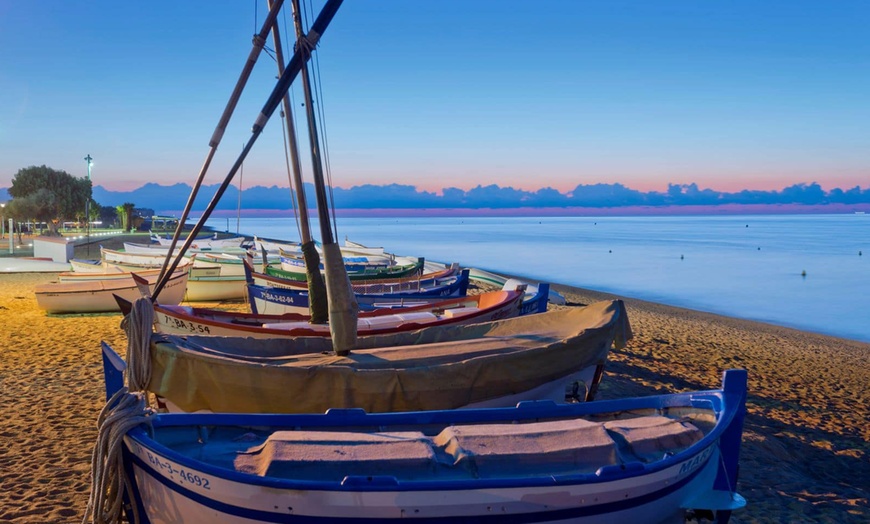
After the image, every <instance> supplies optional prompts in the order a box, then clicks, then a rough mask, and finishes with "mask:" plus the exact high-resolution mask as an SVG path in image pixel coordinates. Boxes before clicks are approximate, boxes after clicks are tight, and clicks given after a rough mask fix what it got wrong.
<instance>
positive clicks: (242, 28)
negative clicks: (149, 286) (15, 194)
mask: <svg viewBox="0 0 870 524" xmlns="http://www.w3.org/2000/svg"><path fill="white" fill-rule="evenodd" d="M288 5H289V2H288ZM321 5H322V1H318V2H315V5H314V6H313V7H310V8H309V12H314V13H317V12H319V10H320V7H321ZM265 14H266V5H265V1H264V0H260V1H258V2H255V1H254V0H244V1H243V0H238V1H235V0H234V1H230V0H223V1H214V0H210V1H206V0H185V1H183V2H174V1H168V0H165V1H154V2H117V1H107V0H94V1H88V2H70V1H68V0H45V1H41V2H31V1H14V0H0V187H8V186H9V185H10V184H11V179H12V177H13V176H14V174H15V173H16V172H17V171H18V170H19V169H21V168H24V167H27V166H31V165H43V164H45V165H47V166H49V167H52V168H54V169H60V170H64V171H67V172H68V173H70V174H72V175H75V176H85V175H86V174H87V163H86V161H85V160H84V158H85V156H86V155H91V157H92V158H93V166H92V179H93V183H94V184H95V185H101V186H103V187H105V188H107V189H110V190H115V191H121V190H131V189H134V188H137V187H139V186H141V185H143V184H145V183H147V182H155V183H158V184H164V185H168V184H174V183H177V182H183V183H187V184H192V183H193V182H194V181H195V180H196V176H197V174H198V173H199V170H200V167H201V165H202V163H203V161H204V160H205V158H206V154H207V152H208V142H209V139H210V138H211V136H212V132H213V131H214V128H215V126H216V124H217V122H218V119H219V117H220V115H221V112H222V111H223V109H224V106H225V105H226V102H227V100H228V98H229V96H230V93H231V92H232V89H233V86H234V85H235V83H236V79H237V78H238V75H239V73H240V71H241V70H242V66H243V65H244V62H245V61H246V59H247V57H248V54H249V52H250V50H251V37H252V35H253V34H254V33H255V32H257V31H258V30H259V26H260V25H261V24H262V21H263V18H264V17H265ZM279 19H280V20H281V29H282V31H283V35H282V36H283V37H284V40H285V43H286V41H287V36H288V35H289V34H290V31H289V29H290V28H291V27H292V24H291V22H290V20H289V16H287V17H284V16H281V17H280V18H279ZM868 27H870V2H865V1H850V0H844V1H838V2H819V1H817V0H813V1H806V0H788V1H786V0H781V1H779V0H777V1H766V2H757V1H728V2H713V1H700V0H691V1H690V0H681V1H677V0H655V1H651V0H636V1H620V0H598V1H584V0H558V1H557V0H553V1H540V2H530V1H528V0H526V1H514V0H498V1H496V0H475V1H459V0H448V1H440V2H423V1H408V0H345V2H344V4H343V5H342V7H341V8H340V9H339V11H338V13H337V15H336V16H335V19H334V20H333V22H332V24H331V25H330V26H329V27H328V29H327V30H326V32H325V34H324V36H323V38H322V40H321V42H320V45H319V47H318V51H317V53H316V55H317V62H316V70H315V72H316V77H317V85H318V86H319V88H320V89H319V93H320V97H321V99H322V104H321V105H320V109H322V111H323V115H324V118H323V120H322V122H321V123H320V124H319V125H320V126H321V128H322V129H323V130H325V134H326V137H327V144H326V146H327V151H328V159H329V167H330V173H331V175H330V176H331V181H332V184H333V185H335V186H339V187H344V188H349V187H352V186H357V185H362V184H392V183H398V184H408V185H413V186H416V187H418V188H419V189H421V190H427V191H439V190H440V189H441V188H445V187H458V188H461V189H470V188H473V187H475V186H478V185H484V186H486V185H490V184H497V185H499V186H502V187H504V186H511V187H515V188H518V189H524V190H535V189H538V188H542V187H552V188H554V189H557V190H559V191H561V192H568V191H570V190H572V189H573V188H575V187H576V186H577V185H579V184H596V183H621V184H623V185H626V186H628V187H630V188H632V189H637V190H641V191H665V190H666V189H667V186H668V184H689V183H697V184H698V185H699V186H700V187H702V188H712V189H715V190H718V191H729V192H730V191H739V190H740V189H756V190H776V189H781V188H783V187H786V186H789V185H792V184H796V183H810V182H818V183H819V184H821V185H822V187H823V188H825V189H826V190H827V189H831V188H833V187H840V188H844V189H846V188H851V187H854V186H856V185H860V186H861V187H867V186H870V36H868V34H867V28H868ZM268 47H269V48H271V47H273V45H272V42H271V38H270V39H269V43H268ZM285 54H286V57H287V58H289V56H290V53H289V52H285ZM276 70H277V69H276V65H275V62H274V60H273V59H272V58H271V56H269V55H266V54H263V55H261V57H260V59H259V61H258V63H257V66H256V68H255V70H254V73H253V75H252V76H251V79H250V81H249V83H248V87H247V88H246V90H245V92H244V93H243V97H242V100H241V101H240V103H239V106H238V108H237V110H236V112H235V115H234V116H233V119H232V120H231V122H230V126H229V127H228V129H227V132H226V134H225V135H224V139H223V142H222V143H221V146H220V148H219V149H218V153H217V155H216V157H215V160H214V162H213V163H212V166H211V169H210V170H209V175H208V177H207V178H206V182H207V183H215V182H218V181H220V180H222V179H223V178H224V176H225V175H226V173H227V171H228V170H229V167H230V166H231V165H232V163H233V161H235V159H236V156H237V155H238V153H239V151H240V150H241V148H242V145H243V144H244V143H245V142H246V141H247V140H248V138H249V137H250V128H251V124H252V123H253V122H254V119H255V117H256V115H257V114H258V113H259V111H260V108H261V107H262V106H263V103H264V102H265V100H266V99H267V97H268V94H269V93H270V92H271V90H272V87H273V85H274V81H275V76H276ZM292 93H293V100H294V111H295V112H296V122H297V123H296V125H297V127H298V128H299V129H305V127H304V114H303V111H304V107H302V103H301V100H302V95H301V91H300V89H299V87H298V82H297V83H296V84H295V85H294V88H293V90H292ZM277 116H278V113H277V112H276V114H275V117H273V118H272V120H271V121H270V122H269V124H268V125H267V126H266V129H265V131H264V133H263V135H262V137H261V138H260V140H259V141H258V142H257V144H256V145H255V147H254V149H253V151H252V153H251V155H250V156H249V157H248V159H247V160H246V162H245V164H244V168H243V170H242V182H241V183H242V185H243V187H250V186H252V185H265V186H272V185H279V186H287V185H288V183H287V169H286V164H285V156H284V149H283V145H282V142H283V138H282V128H281V125H280V122H279V120H278V118H277ZM300 144H301V147H302V148H303V149H307V147H308V146H307V138H306V136H305V135H304V134H302V135H301V136H300ZM303 165H304V166H305V168H306V174H305V177H306V180H309V181H310V180H311V178H310V169H308V160H307V159H306V160H304V162H303Z"/></svg>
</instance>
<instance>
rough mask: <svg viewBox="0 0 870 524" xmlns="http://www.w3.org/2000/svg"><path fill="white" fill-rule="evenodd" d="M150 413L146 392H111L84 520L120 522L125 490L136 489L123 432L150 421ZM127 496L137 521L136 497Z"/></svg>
mask: <svg viewBox="0 0 870 524" xmlns="http://www.w3.org/2000/svg"><path fill="white" fill-rule="evenodd" d="M151 413H152V412H151V410H150V409H148V408H147V407H146V402H145V394H144V393H130V392H129V390H128V389H127V388H121V389H120V390H118V391H117V392H116V393H115V394H114V395H112V398H110V399H109V401H108V402H107V403H106V406H105V407H104V408H103V410H102V411H100V416H99V418H98V419H97V429H98V436H97V443H96V444H95V445H94V452H93V455H92V456H91V492H90V496H89V497H88V507H87V508H86V509H85V516H84V518H83V519H82V524H87V523H88V522H92V523H93V524H114V523H117V522H121V511H122V510H123V504H124V493H133V489H132V484H131V483H130V479H129V478H128V477H127V475H126V474H125V473H124V464H123V456H122V449H123V441H124V435H125V434H126V433H127V431H129V430H131V429H133V428H135V427H136V426H138V425H139V424H143V423H144V424H148V423H150V416H151ZM127 498H128V499H129V501H130V503H131V504H132V505H133V512H132V513H133V515H134V517H133V518H134V522H136V523H138V514H139V512H138V511H137V508H136V498H135V497H132V496H129V497H127Z"/></svg>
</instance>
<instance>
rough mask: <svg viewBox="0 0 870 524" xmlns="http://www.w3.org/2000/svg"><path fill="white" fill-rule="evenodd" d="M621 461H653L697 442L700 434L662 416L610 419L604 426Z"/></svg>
mask: <svg viewBox="0 0 870 524" xmlns="http://www.w3.org/2000/svg"><path fill="white" fill-rule="evenodd" d="M604 427H605V428H607V432H608V433H609V434H610V436H611V437H613V440H615V441H616V443H617V445H618V447H619V455H620V457H621V458H622V460H623V461H624V462H635V461H639V462H646V463H648V462H653V461H656V460H661V458H662V457H663V456H664V454H665V453H676V452H678V451H681V450H683V449H685V448H687V447H689V446H691V445H692V444H694V443H695V442H697V441H699V440H701V438H703V436H704V432H703V431H701V430H700V429H698V428H697V427H696V426H695V425H694V424H692V423H691V422H688V421H683V420H676V419H672V418H668V417H664V416H646V417H636V418H627V419H619V420H611V421H608V422H605V423H604Z"/></svg>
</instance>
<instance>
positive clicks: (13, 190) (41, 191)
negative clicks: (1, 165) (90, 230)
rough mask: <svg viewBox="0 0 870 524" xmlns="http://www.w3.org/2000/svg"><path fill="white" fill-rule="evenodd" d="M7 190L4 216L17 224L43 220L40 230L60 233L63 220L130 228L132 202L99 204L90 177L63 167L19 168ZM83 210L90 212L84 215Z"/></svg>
mask: <svg viewBox="0 0 870 524" xmlns="http://www.w3.org/2000/svg"><path fill="white" fill-rule="evenodd" d="M8 193H9V196H11V197H12V200H10V201H9V202H7V203H6V205H5V206H4V208H3V214H4V215H5V217H7V218H11V219H13V220H14V221H16V222H18V223H19V224H21V223H25V224H26V223H30V222H34V223H45V224H46V227H47V228H48V231H44V232H43V234H47V235H51V236H59V235H60V231H59V230H60V228H61V227H62V225H63V224H64V223H65V222H75V223H77V224H78V225H79V227H86V225H87V222H91V223H93V222H96V221H100V222H102V223H103V224H112V225H113V226H114V227H116V228H118V227H119V228H120V229H123V230H125V231H130V230H132V229H133V216H134V211H135V210H136V206H135V204H133V203H130V202H125V203H123V204H121V205H119V206H101V205H100V204H99V203H97V202H96V201H95V200H94V199H93V186H92V184H91V181H90V180H88V179H87V178H86V177H80V178H79V177H74V176H72V175H70V174H69V173H67V172H66V171H59V170H56V169H51V168H50V167H47V166H45V165H42V166H30V167H25V168H23V169H19V170H18V172H17V173H16V174H15V176H13V177H12V186H11V187H10V188H9V190H8ZM86 209H87V211H86ZM86 212H87V213H88V214H89V215H90V216H88V217H85V213H86Z"/></svg>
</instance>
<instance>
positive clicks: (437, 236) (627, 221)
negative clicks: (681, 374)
mask: <svg viewBox="0 0 870 524" xmlns="http://www.w3.org/2000/svg"><path fill="white" fill-rule="evenodd" d="M208 225H210V226H212V227H214V228H215V229H218V230H224V229H227V227H229V228H230V230H231V231H232V232H235V229H236V219H235V218H234V219H230V220H229V221H228V220H226V219H224V218H219V219H213V220H210V221H209V223H208ZM313 227H314V229H313V230H314V231H319V229H317V226H316V224H315V225H314V226H313ZM239 230H240V232H241V233H245V234H249V235H258V236H261V237H264V238H273V239H290V240H298V238H299V237H298V234H297V228H296V224H295V221H294V219H292V218H270V219H264V218H242V219H241V222H240V225H239ZM338 235H339V239H340V240H343V239H344V238H345V237H347V238H349V239H351V240H353V241H355V242H360V243H362V244H366V245H369V246H383V247H385V248H386V249H387V250H388V251H390V252H393V253H396V254H400V255H412V256H424V257H426V258H427V259H429V260H437V261H442V262H459V263H461V264H462V265H464V266H468V267H479V268H482V269H488V270H491V271H494V272H504V273H509V274H515V275H523V276H525V277H528V278H530V279H533V280H538V281H542V282H555V283H561V284H568V285H574V286H578V287H584V288H588V289H594V290H599V291H605V292H610V293H615V294H618V295H622V296H625V297H634V298H639V299H643V300H649V301H654V302H660V303H664V304H670V305H674V306H681V307H687V308H691V309H697V310H702V311H708V312H712V313H719V314H723V315H728V316H732V317H740V318H747V319H753V320H760V321H763V322H769V323H772V324H779V325H783V326H789V327H795V328H798V329H802V330H806V331H815V332H819V333H826V334H830V335H835V336H839V337H844V338H851V339H856V340H863V341H868V342H870V215H857V214H849V215H845V214H844V215H774V216H770V215H764V216H762V215H758V216H756V215H753V216H724V217H723V216H680V217H600V218H594V217H559V218H553V217H546V218H528V217H524V218H489V217H487V218H468V217H462V218H339V219H338ZM318 236H319V235H318Z"/></svg>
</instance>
